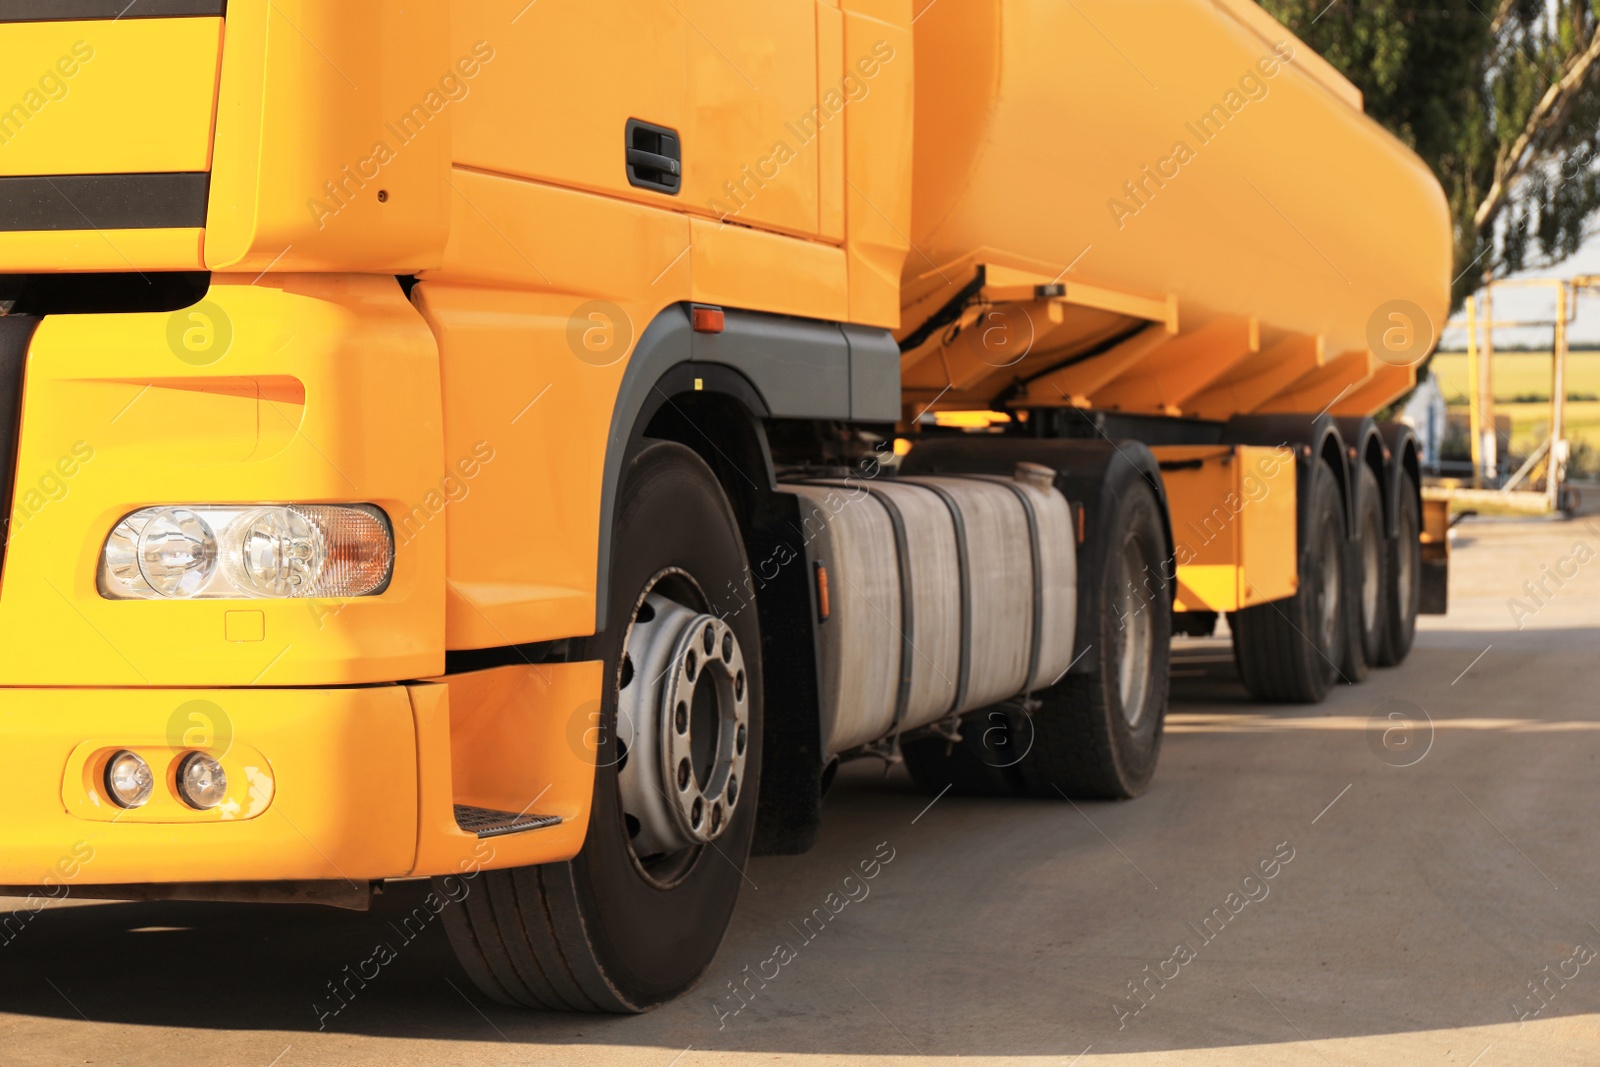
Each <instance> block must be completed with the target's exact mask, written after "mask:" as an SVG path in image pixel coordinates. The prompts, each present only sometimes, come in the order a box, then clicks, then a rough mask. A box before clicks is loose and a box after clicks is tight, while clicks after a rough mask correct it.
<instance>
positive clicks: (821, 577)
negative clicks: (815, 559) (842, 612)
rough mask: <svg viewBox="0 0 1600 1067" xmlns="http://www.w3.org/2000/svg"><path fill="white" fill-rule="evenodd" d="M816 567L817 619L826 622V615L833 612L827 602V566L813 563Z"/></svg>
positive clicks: (831, 606)
mask: <svg viewBox="0 0 1600 1067" xmlns="http://www.w3.org/2000/svg"><path fill="white" fill-rule="evenodd" d="M815 566H816V568H817V621H818V622H827V621H828V616H829V615H831V614H833V605H831V604H830V603H829V602H828V568H827V566H826V565H825V564H822V563H817V564H815Z"/></svg>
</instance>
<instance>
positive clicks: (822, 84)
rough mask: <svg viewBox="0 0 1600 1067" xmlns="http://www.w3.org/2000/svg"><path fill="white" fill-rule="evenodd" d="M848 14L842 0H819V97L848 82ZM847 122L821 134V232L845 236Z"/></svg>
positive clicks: (835, 237)
mask: <svg viewBox="0 0 1600 1067" xmlns="http://www.w3.org/2000/svg"><path fill="white" fill-rule="evenodd" d="M845 74H846V71H845V66H844V16H843V15H842V14H840V12H839V0H817V98H818V99H821V98H822V96H823V94H824V93H826V92H827V91H828V90H830V89H834V88H836V87H838V86H840V85H843V84H844V77H845ZM844 193H845V184H844V123H842V122H829V123H826V124H825V125H823V127H822V131H821V134H820V136H819V137H818V138H817V198H818V218H817V232H818V233H819V234H820V235H821V236H822V237H823V238H825V239H827V240H830V241H842V240H844Z"/></svg>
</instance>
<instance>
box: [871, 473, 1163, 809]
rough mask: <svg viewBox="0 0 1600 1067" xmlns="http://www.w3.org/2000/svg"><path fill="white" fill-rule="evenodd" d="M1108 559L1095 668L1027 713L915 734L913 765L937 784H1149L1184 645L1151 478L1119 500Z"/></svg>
mask: <svg viewBox="0 0 1600 1067" xmlns="http://www.w3.org/2000/svg"><path fill="white" fill-rule="evenodd" d="M1116 506H1117V509H1118V510H1117V515H1116V516H1115V521H1114V522H1113V523H1111V524H1110V528H1111V529H1114V530H1117V531H1120V532H1121V534H1122V540H1120V541H1119V542H1117V543H1115V544H1111V545H1107V546H1105V548H1104V551H1103V553H1102V554H1101V555H1100V556H1099V559H1098V561H1097V562H1098V566H1094V567H1090V568H1086V572H1087V573H1089V574H1093V575H1094V578H1095V580H1098V581H1099V582H1100V583H1101V586H1100V590H1099V593H1100V598H1099V603H1101V604H1102V605H1105V608H1104V610H1102V611H1101V612H1100V614H1099V616H1098V619H1097V622H1098V627H1099V628H1098V631H1097V632H1096V633H1095V634H1093V635H1092V636H1091V637H1090V643H1089V647H1088V649H1087V650H1086V652H1085V653H1084V655H1085V657H1086V658H1087V660H1088V662H1089V664H1090V667H1091V669H1090V670H1089V671H1087V672H1085V673H1083V674H1069V675H1067V676H1066V677H1065V678H1063V679H1061V680H1060V681H1059V682H1057V683H1056V684H1055V685H1053V686H1051V687H1050V688H1049V689H1045V690H1043V691H1041V692H1039V693H1037V694H1035V696H1036V697H1037V699H1038V702H1039V703H1038V706H1037V707H1036V708H1035V709H1034V710H1033V711H1031V712H1024V711H1022V710H1021V708H1020V707H1019V706H1012V705H1001V706H998V707H993V708H986V709H983V710H982V711H979V712H973V713H972V714H970V715H968V716H967V717H966V718H964V719H963V720H962V723H961V740H960V741H959V742H955V743H952V742H949V741H947V740H945V739H944V738H941V737H934V738H919V739H917V740H915V741H909V742H906V743H905V744H903V745H902V746H901V752H902V753H903V754H904V756H905V759H906V768H907V769H908V770H909V771H910V772H911V777H912V780H913V781H914V782H916V784H917V786H918V787H919V788H920V789H922V790H923V791H924V792H926V793H935V794H936V793H939V792H940V791H942V790H944V789H946V788H949V789H950V791H951V792H954V793H958V794H964V795H967V796H1025V797H1048V798H1052V799H1057V800H1059V799H1060V798H1061V797H1062V796H1063V795H1065V796H1068V797H1074V798H1080V797H1081V798H1093V799H1108V800H1112V799H1115V800H1121V799H1126V798H1129V797H1136V796H1138V795H1139V794H1141V793H1143V792H1144V791H1145V790H1146V789H1147V788H1149V785H1150V780H1151V777H1152V776H1153V775H1154V774H1155V769H1156V762H1157V760H1158V758H1159V756H1160V752H1161V736H1162V726H1163V724H1164V722H1165V720H1166V713H1167V682H1168V671H1167V663H1168V659H1169V657H1170V655H1171V651H1172V598H1171V595H1170V593H1169V592H1168V587H1169V581H1168V576H1169V575H1170V574H1171V573H1172V572H1171V569H1170V566H1171V559H1170V556H1171V554H1170V552H1169V551H1168V546H1167V535H1166V525H1165V523H1163V521H1162V515H1161V504H1160V502H1159V501H1158V500H1157V499H1156V495H1155V493H1154V492H1152V491H1151V490H1150V488H1149V487H1148V486H1147V485H1145V484H1143V483H1142V482H1141V483H1139V484H1137V485H1136V486H1134V487H1132V488H1130V489H1129V490H1128V491H1127V492H1125V493H1122V494H1120V495H1119V496H1118V497H1117V498H1116Z"/></svg>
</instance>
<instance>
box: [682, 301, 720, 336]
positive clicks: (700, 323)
mask: <svg viewBox="0 0 1600 1067" xmlns="http://www.w3.org/2000/svg"><path fill="white" fill-rule="evenodd" d="M727 318H728V317H727V315H726V314H724V313H723V310H722V309H721V308H710V307H696V308H693V309H691V311H690V320H691V321H692V322H693V323H694V332H695V333H721V332H722V330H723V327H724V326H726V325H727Z"/></svg>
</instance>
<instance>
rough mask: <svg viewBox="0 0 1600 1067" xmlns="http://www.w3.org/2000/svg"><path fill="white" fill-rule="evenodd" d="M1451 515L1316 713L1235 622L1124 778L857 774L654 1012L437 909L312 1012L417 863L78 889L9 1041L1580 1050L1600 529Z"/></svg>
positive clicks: (1590, 1033)
mask: <svg viewBox="0 0 1600 1067" xmlns="http://www.w3.org/2000/svg"><path fill="white" fill-rule="evenodd" d="M1458 535H1459V536H1458V538H1457V541H1456V549H1455V551H1456V555H1455V574H1454V580H1453V587H1452V604H1451V614H1450V615H1449V616H1448V617H1446V618H1442V619H1426V620H1424V622H1423V626H1422V632H1421V633H1420V634H1419V637H1418V641H1417V647H1416V649H1415V651H1414V652H1413V654H1412V656H1411V658H1410V660H1409V661H1408V662H1407V663H1406V664H1405V665H1404V666H1403V667H1401V668H1399V669H1396V670H1386V671H1379V672H1376V673H1375V674H1374V676H1373V677H1372V678H1371V679H1370V680H1369V681H1368V682H1367V683H1366V684H1364V685H1362V686H1359V687H1351V688H1341V689H1340V690H1339V691H1337V692H1336V693H1335V694H1334V695H1333V696H1332V697H1331V698H1330V699H1329V700H1328V701H1327V702H1326V703H1325V704H1323V705H1322V706H1319V707H1314V708H1303V707H1265V706H1259V705H1252V704H1250V703H1247V702H1246V701H1245V699H1244V694H1243V691H1242V689H1240V687H1239V685H1238V683H1237V681H1236V680H1235V679H1234V677H1233V672H1232V667H1231V664H1230V662H1229V657H1228V655H1227V648H1226V644H1225V642H1220V641H1180V643H1179V649H1180V657H1179V658H1180V660H1181V662H1180V663H1179V664H1178V666H1177V669H1176V676H1175V678H1174V683H1173V693H1174V704H1173V712H1172V715H1171V717H1170V718H1169V720H1168V727H1167V739H1166V748H1165V751H1164V753H1163V756H1162V763H1161V769H1160V772H1159V774H1158V776H1157V781H1156V784H1155V786H1154V787H1153V788H1152V790H1151V791H1150V793H1149V794H1148V795H1147V796H1145V797H1143V798H1142V799H1140V800H1138V801H1135V802H1132V803H1122V804H1080V805H1078V806H1076V807H1075V806H1073V805H1071V804H1068V803H1065V802H1058V803H1045V802H1020V801H1018V802H1012V801H996V800H965V799H960V798H956V797H951V796H945V797H943V798H941V799H938V800H937V801H936V802H934V803H932V804H931V806H930V803H929V798H928V797H926V796H923V795H921V794H919V793H917V792H915V791H914V790H913V789H912V788H911V786H910V784H909V782H908V781H907V780H905V779H904V778H903V777H901V776H900V775H890V776H888V777H885V776H884V774H883V772H882V770H881V769H878V768H872V767H866V766H858V767H854V768H851V769H849V770H847V772H846V773H844V774H842V775H841V776H840V781H839V782H838V783H837V785H836V786H835V789H834V791H833V793H832V794H831V795H830V797H829V800H828V811H827V818H826V824H825V828H824V832H823V836H822V841H821V843H820V844H819V845H818V847H817V848H816V849H815V850H814V851H813V852H812V853H810V854H809V855H806V856H802V857H794V858H781V859H761V860H757V861H756V862H755V863H754V864H753V865H752V867H751V869H750V872H749V885H747V887H746V891H745V893H744V896H743V897H742V899H741V901H740V904H739V910H738V913H737V916H736V918H735V921H734V924H733V929H732V930H731V932H730V933H729V935H728V938H727V940H726V942H725V943H724V944H723V946H722V950H721V952H720V954H719V955H718V957H717V959H716V963H715V964H714V966H713V967H712V970H711V972H710V974H708V975H707V977H706V978H705V980H704V981H703V982H702V983H701V985H700V986H699V987H697V988H696V989H695V990H694V991H692V992H691V993H690V994H689V995H688V996H686V997H684V998H683V999H682V1000H680V1001H678V1002H676V1003H674V1004H671V1005H669V1006H667V1007H665V1008H662V1009H661V1010H659V1011H656V1012H655V1013H653V1014H651V1015H648V1016H642V1017H637V1018H609V1017H574V1016H559V1015H536V1014H524V1013H519V1012H515V1011H510V1010H507V1009H504V1008H500V1007H497V1006H494V1005H492V1004H490V1003H489V1002H487V1001H485V1000H483V999H482V998H480V997H479V996H477V994H476V993H475V992H474V991H473V990H472V987H471V985H470V983H469V982H468V980H467V979H466V976H465V975H464V974H463V973H462V972H461V970H460V968H459V967H458V966H457V965H456V964H455V962H454V960H453V958H452V957H451V954H450V951H449V947H448V945H447V943H446V941H445V938H444V933H443V931H442V930H441V929H439V928H438V927H437V924H435V925H434V926H433V927H432V928H430V929H428V930H427V931H426V932H424V933H423V934H422V935H421V936H420V937H417V938H416V939H415V940H413V941H410V942H409V943H403V947H402V948H401V949H400V951H399V957H398V958H397V959H396V960H395V961H394V962H393V963H391V964H389V965H388V966H386V967H384V968H383V969H382V971H381V973H380V974H379V976H378V977H377V978H376V979H374V980H372V981H371V982H369V983H367V985H366V987H365V988H364V989H362V990H361V991H360V993H359V995H358V996H356V997H355V998H354V999H350V1000H348V1001H347V1002H346V1004H345V1006H344V1008H343V1009H342V1010H340V1011H338V1012H337V1013H336V1014H328V1015H326V1016H323V1015H322V1014H321V1011H326V1010H327V1009H328V1008H329V1007H330V1006H331V1005H332V1003H333V1002H332V1001H331V1000H330V998H329V997H328V996H327V992H326V986H327V983H328V982H330V981H333V980H337V979H340V978H342V977H343V974H344V972H343V969H344V968H345V967H346V966H355V965H356V964H358V963H359V962H360V961H362V960H365V959H367V958H368V957H370V956H371V955H372V953H373V949H374V947H375V945H376V944H377V943H378V942H389V943H394V942H397V941H400V938H399V937H398V936H397V927H396V925H395V924H396V923H398V922H399V921H400V919H401V917H402V916H403V915H404V914H405V913H406V912H408V911H409V910H410V909H411V908H413V907H414V906H416V904H417V898H418V897H419V895H420V889H419V888H418V887H416V886H400V887H392V888H391V890H390V891H389V892H388V893H387V894H386V895H385V896H384V897H382V898H381V900H380V901H379V905H378V907H376V908H375V909H374V910H373V911H372V912H371V913H369V914H365V915H359V914H353V913H346V912H337V911H332V910H324V909H320V908H282V909H268V908H257V907H242V906H233V905H195V904H91V903H84V904H81V905H80V904H69V905H67V906H62V907H57V908H52V909H50V910H48V911H46V912H44V913H42V914H40V915H39V916H38V917H37V918H36V919H35V920H34V921H32V922H31V923H29V924H28V927H27V929H26V931H25V932H24V933H23V934H22V935H20V936H18V937H17V938H16V939H15V940H14V941H12V942H11V943H10V944H8V945H5V946H3V947H0V1064H3V1065H4V1067H13V1065H15V1067H22V1065H34V1064H52V1065H55V1064H84V1063H96V1064H123V1065H127V1067H135V1065H161V1067H172V1065H213V1064H216V1065H230V1067H232V1065H241V1067H274V1065H276V1067H310V1065H317V1064H340V1065H345V1064H374V1065H377V1064H382V1065H410V1064H416V1065H428V1067H441V1065H450V1064H471V1065H486V1067H493V1065H501V1064H607V1065H610V1064H618V1065H635V1064H638V1065H651V1067H669V1065H677V1067H693V1065H697V1064H765V1063H776V1062H783V1063H792V1064H801V1065H813V1064H862V1063H869V1064H870V1063H893V1062H907V1063H922V1062H931V1061H946V1060H954V1059H956V1058H962V1059H967V1060H975V1061H990V1062H997V1063H998V1062H1005V1063H1018V1064H1041V1065H1043V1064H1049V1065H1057V1067H1066V1065H1069V1064H1078V1065H1081V1067H1092V1065H1106V1064H1117V1065H1126V1067H1138V1065H1144V1064H1168V1063H1185V1064H1188V1063H1196V1064H1274V1065H1276V1064H1301V1063H1303V1064H1341V1065H1342V1064H1356V1063H1396V1064H1400V1063H1406V1064H1409V1063H1438V1064H1462V1065H1469V1064H1470V1065H1477V1067H1497V1065H1501V1064H1511V1063H1525V1064H1557V1063H1572V1064H1594V1063H1597V1062H1600V956H1596V953H1597V952H1600V899H1597V894H1600V852H1597V850H1596V848H1595V839H1596V835H1597V833H1600V830H1597V825H1600V819H1597V815H1600V792H1597V788H1596V774H1597V771H1600V763H1597V757H1600V703H1597V699H1596V698H1597V695H1600V670H1597V669H1596V668H1597V665H1600V663H1597V661H1600V523H1597V522H1595V521H1594V520H1579V521H1575V522H1567V523H1558V522H1547V521H1534V520H1524V521H1504V522H1475V521H1469V522H1468V523H1465V524H1463V525H1462V526H1461V527H1459V528H1458ZM1580 545H1582V546H1584V548H1583V550H1581V551H1580V550H1579V549H1578V546H1580ZM1578 557H1582V559H1581V560H1580V559H1579V558H1578ZM1546 568H1548V572H1547V571H1546ZM1547 573H1548V574H1554V575H1557V577H1558V578H1559V582H1560V584H1559V585H1558V584H1557V582H1556V581H1554V580H1551V579H1548V578H1546V574H1547ZM1568 574H1570V575H1571V576H1570V577H1566V576H1564V575H1568ZM1541 580H1544V581H1545V592H1543V593H1538V592H1537V591H1536V595H1530V594H1529V593H1528V591H1527V590H1526V589H1525V588H1524V584H1523V583H1524V582H1535V583H1537V582H1539V581H1541ZM1513 598H1516V600H1519V601H1520V602H1521V608H1519V607H1518V605H1517V603H1515V602H1513ZM1524 609H1526V610H1524ZM3 818H4V815H3V813H0V819H3ZM884 857H890V858H889V859H888V860H887V861H886V862H882V863H881V865H880V867H879V868H878V875H877V877H876V878H874V879H873V880H872V881H871V882H870V883H866V884H867V887H868V891H867V893H866V895H865V896H861V890H860V889H859V888H857V889H855V890H854V893H855V895H856V896H857V897H858V898H859V899H856V900H854V901H852V902H850V903H848V904H846V905H845V906H844V907H843V909H842V910H841V911H839V913H838V914H837V916H836V917H834V918H832V919H831V920H830V921H829V922H828V923H827V924H826V926H825V928H823V929H822V932H821V933H818V934H815V935H814V936H813V937H811V938H810V939H807V938H806V937H805V935H804V932H803V930H802V928H805V929H806V930H809V929H810V927H805V920H806V919H807V917H809V916H811V915H812V914H813V912H814V910H815V909H818V908H823V907H824V906H825V902H827V901H828V899H829V894H831V893H839V894H841V896H842V895H843V890H844V888H845V884H844V879H845V877H846V876H847V875H848V874H850V873H851V872H852V871H853V870H855V869H856V868H857V866H858V864H859V863H860V862H861V861H863V860H871V859H874V858H877V859H879V860H880V861H881V860H883V858H884ZM1268 873H1270V875H1271V877H1267V875H1268ZM851 885H857V883H851ZM834 899H835V900H837V899H839V898H837V897H836V898H834ZM3 906H4V904H3V903H0V907H3ZM816 925H817V924H816V923H815V922H813V924H812V926H813V927H815V926H816ZM780 944H786V945H787V946H789V948H790V953H788V954H786V955H790V956H792V958H789V959H788V960H787V962H785V963H783V964H782V965H781V966H780V967H779V968H778V976H777V977H776V978H772V979H771V980H768V981H766V982H765V984H762V983H761V982H760V981H758V980H752V981H750V982H749V983H748V984H747V985H744V986H742V987H741V988H744V989H747V990H749V992H746V993H745V994H744V997H743V998H736V997H735V996H734V995H733V994H732V993H731V992H730V985H729V984H730V983H732V982H735V981H739V982H743V981H744V980H745V979H746V977H747V976H748V975H750V974H753V973H756V972H757V971H760V970H765V972H766V973H767V974H769V975H770V974H771V973H772V970H773V964H769V963H766V961H768V960H769V959H771V958H773V956H774V951H775V949H776V947H777V946H778V945H780ZM747 967H748V968H749V971H746V970H745V968H747ZM318 1005H320V1006H321V1009H320V1011H319V1007H318ZM735 1008H737V1009H739V1010H737V1012H735V1011H734V1009H735ZM319 1023H320V1025H321V1026H322V1028H320V1029H319Z"/></svg>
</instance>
